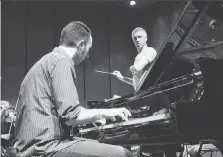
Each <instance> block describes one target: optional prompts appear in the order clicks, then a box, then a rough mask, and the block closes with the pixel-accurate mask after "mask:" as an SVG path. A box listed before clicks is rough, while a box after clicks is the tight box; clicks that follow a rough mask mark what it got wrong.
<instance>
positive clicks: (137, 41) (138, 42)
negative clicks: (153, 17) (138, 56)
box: [133, 31, 147, 49]
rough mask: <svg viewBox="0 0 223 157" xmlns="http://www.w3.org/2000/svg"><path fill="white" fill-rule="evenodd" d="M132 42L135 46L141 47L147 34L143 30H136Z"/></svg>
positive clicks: (145, 40)
mask: <svg viewBox="0 0 223 157" xmlns="http://www.w3.org/2000/svg"><path fill="white" fill-rule="evenodd" d="M133 42H134V45H135V46H136V47H137V48H140V49H141V48H143V46H144V45H145V44H146V42H147V35H146V32H144V31H138V32H135V33H134V34H133Z"/></svg>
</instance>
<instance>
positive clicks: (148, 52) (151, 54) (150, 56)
mask: <svg viewBox="0 0 223 157" xmlns="http://www.w3.org/2000/svg"><path fill="white" fill-rule="evenodd" d="M156 54H157V52H156V50H155V49H154V48H152V47H148V48H147V49H145V50H143V56H144V57H145V58H146V59H147V60H148V61H149V62H150V63H151V62H152V61H153V60H154V59H155V57H156Z"/></svg>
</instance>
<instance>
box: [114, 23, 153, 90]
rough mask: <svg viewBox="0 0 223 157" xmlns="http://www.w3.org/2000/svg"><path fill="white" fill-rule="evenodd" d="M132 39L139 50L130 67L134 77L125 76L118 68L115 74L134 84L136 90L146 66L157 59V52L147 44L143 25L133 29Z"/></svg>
mask: <svg viewBox="0 0 223 157" xmlns="http://www.w3.org/2000/svg"><path fill="white" fill-rule="evenodd" d="M132 40H133V43H134V45H135V47H136V49H137V52H138V54H137V56H136V57H135V60H134V64H133V65H132V66H131V67H130V71H131V73H132V75H133V78H128V77H123V76H122V74H121V73H120V71H117V70H115V71H114V72H113V74H115V76H116V77H117V78H118V79H119V80H121V81H123V82H125V83H127V84H130V85H132V86H133V87H134V89H135V90H136V88H137V86H138V84H139V81H140V78H141V77H142V76H143V74H144V71H145V69H146V67H148V66H149V65H150V63H151V62H152V61H153V60H154V59H155V57H156V55H157V52H156V50H155V49H154V48H152V47H148V46H147V43H146V42H147V33H146V31H145V30H144V29H143V28H141V27H137V28H135V29H134V30H133V31H132Z"/></svg>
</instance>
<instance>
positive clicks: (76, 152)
mask: <svg viewBox="0 0 223 157" xmlns="http://www.w3.org/2000/svg"><path fill="white" fill-rule="evenodd" d="M91 46H92V36H91V31H90V29H89V28H88V27H87V26H86V25H85V24H84V23H82V22H78V21H75V22H71V23H69V24H68V25H66V26H65V27H64V28H63V30H62V32H61V37H60V43H59V47H56V48H55V49H54V50H53V51H52V52H50V53H48V54H46V55H45V56H43V57H42V58H41V59H40V60H39V61H38V62H37V63H36V64H35V65H34V66H33V67H32V68H31V69H30V71H29V72H28V74H27V75H26V76H25V78H24V80H23V82H22V84H21V87H20V93H19V100H18V109H17V110H16V111H17V117H16V143H15V147H16V148H17V149H18V150H19V153H18V154H17V156H18V157H20V156H21V157H26V156H27V157H30V156H49V157H74V156H75V157H76V156H82V157H93V156H97V157H108V156H109V157H132V154H131V152H130V151H129V150H127V149H126V148H123V147H121V146H114V145H108V144H102V143H99V142H97V141H93V140H88V139H83V138H77V137H70V129H71V126H72V125H82V124H88V123H94V122H96V121H98V120H101V119H104V118H107V119H112V120H115V117H116V116H118V117H120V118H122V119H124V120H127V118H128V116H131V114H130V112H129V111H128V110H127V109H125V108H116V109H85V108H83V107H81V106H80V105H79V100H78V93H77V90H76V86H75V80H76V73H75V69H74V65H78V64H80V63H81V62H82V61H84V60H85V58H86V57H88V51H89V49H90V48H91Z"/></svg>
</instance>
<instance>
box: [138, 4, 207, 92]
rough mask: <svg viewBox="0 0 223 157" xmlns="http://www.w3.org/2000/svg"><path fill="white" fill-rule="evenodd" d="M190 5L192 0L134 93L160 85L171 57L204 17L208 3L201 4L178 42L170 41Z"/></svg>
mask: <svg viewBox="0 0 223 157" xmlns="http://www.w3.org/2000/svg"><path fill="white" fill-rule="evenodd" d="M191 5H192V0H189V1H188V2H187V3H186V5H185V7H184V9H183V10H182V12H181V14H180V15H179V17H178V19H177V20H176V22H175V24H174V26H173V28H172V30H171V31H170V33H169V35H168V36H167V38H166V39H165V41H164V42H163V44H162V45H161V47H160V49H159V50H158V54H157V56H156V58H155V60H154V61H153V62H152V63H151V65H150V66H149V68H148V69H147V70H146V71H145V72H144V74H143V76H142V77H141V79H140V81H139V84H138V86H137V88H136V92H138V91H140V90H145V89H147V88H149V87H151V86H154V85H156V84H157V83H160V82H159V80H160V78H161V77H162V74H163V73H164V71H165V68H166V66H167V65H168V64H169V63H170V62H171V60H172V58H173V56H175V54H176V52H177V51H178V50H179V49H180V48H181V46H182V45H183V43H184V42H185V39H186V38H187V36H188V34H190V33H191V32H192V31H193V28H194V25H195V23H196V22H197V21H198V20H199V18H201V17H202V15H204V14H205V13H206V12H207V10H208V7H209V5H210V2H203V3H202V5H200V7H199V11H198V12H196V13H195V15H194V17H193V19H192V20H191V22H190V24H189V26H188V28H186V30H185V31H184V34H183V35H182V36H180V40H179V41H178V42H177V43H176V42H175V40H171V37H172V36H173V34H174V33H175V32H176V31H177V29H179V25H180V22H181V20H182V19H183V17H184V15H185V14H186V12H187V10H188V9H189V8H190V6H191ZM171 41H174V42H171Z"/></svg>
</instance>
